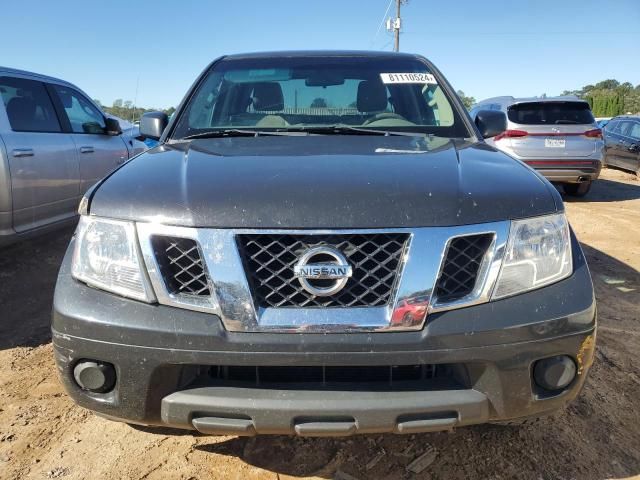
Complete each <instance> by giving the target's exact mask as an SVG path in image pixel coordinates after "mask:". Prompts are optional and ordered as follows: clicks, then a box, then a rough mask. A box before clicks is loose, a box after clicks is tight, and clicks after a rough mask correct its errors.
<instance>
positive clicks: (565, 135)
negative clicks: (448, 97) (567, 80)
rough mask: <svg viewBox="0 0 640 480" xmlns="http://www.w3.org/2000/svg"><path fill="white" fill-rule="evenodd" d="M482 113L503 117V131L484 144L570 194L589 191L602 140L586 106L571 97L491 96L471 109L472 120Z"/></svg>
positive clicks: (599, 161)
mask: <svg viewBox="0 0 640 480" xmlns="http://www.w3.org/2000/svg"><path fill="white" fill-rule="evenodd" d="M485 110H497V111H501V112H504V114H505V115H506V117H507V129H506V130H505V131H504V132H502V133H501V134H499V135H497V136H495V137H493V138H491V139H487V143H489V144H491V145H493V146H495V147H496V148H498V149H500V150H502V151H503V152H505V153H507V154H509V155H510V156H512V157H514V158H516V159H518V160H521V161H523V162H524V163H526V164H527V165H529V166H530V167H532V168H535V169H536V170H538V171H540V173H541V174H542V175H544V176H545V177H546V178H547V179H548V180H549V181H551V182H555V183H562V186H563V189H564V191H565V193H567V194H569V195H574V196H579V197H582V196H584V195H586V194H587V192H589V189H590V188H591V182H592V181H593V180H595V179H596V178H598V175H599V174H600V169H601V167H602V156H603V148H604V141H603V139H602V131H601V130H600V128H598V124H597V123H596V121H595V119H594V118H593V114H592V113H591V109H590V108H589V104H588V103H587V102H585V101H583V100H580V99H579V98H577V97H573V96H570V97H547V98H514V97H495V98H489V99H487V100H482V101H481V102H479V103H477V104H475V105H473V107H472V108H471V112H470V114H471V117H472V118H473V119H474V120H476V117H477V116H478V114H481V112H482V111H485Z"/></svg>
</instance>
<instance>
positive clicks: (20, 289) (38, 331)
mask: <svg viewBox="0 0 640 480" xmlns="http://www.w3.org/2000/svg"><path fill="white" fill-rule="evenodd" d="M72 234H73V228H72V227H67V228H65V229H63V230H57V231H54V232H51V233H48V234H46V235H45V236H43V237H39V238H35V239H32V240H23V241H21V242H19V243H17V244H14V245H10V246H8V247H4V248H1V249H0V350H3V349H6V348H13V347H19V346H28V347H34V346H37V345H41V344H43V343H47V342H49V341H50V340H51V305H52V304H53V291H54V288H55V283H56V277H57V275H58V269H59V268H60V264H61V263H62V258H63V257H64V253H65V251H66V249H67V245H68V244H69V240H70V238H71V235H72Z"/></svg>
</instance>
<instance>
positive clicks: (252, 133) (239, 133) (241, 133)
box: [181, 128, 308, 140]
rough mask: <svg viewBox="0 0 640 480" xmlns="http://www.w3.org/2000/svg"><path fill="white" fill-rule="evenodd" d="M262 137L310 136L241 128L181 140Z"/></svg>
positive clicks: (188, 136) (300, 133)
mask: <svg viewBox="0 0 640 480" xmlns="http://www.w3.org/2000/svg"><path fill="white" fill-rule="evenodd" d="M262 135H280V136H282V135H285V136H289V135H308V134H307V133H306V132H297V131H287V130H243V129H240V128H225V129H218V130H210V131H208V132H202V133H194V134H193V135H187V136H186V137H182V139H181V140H193V139H196V138H220V137H260V136H262Z"/></svg>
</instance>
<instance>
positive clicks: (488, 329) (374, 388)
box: [52, 51, 596, 436]
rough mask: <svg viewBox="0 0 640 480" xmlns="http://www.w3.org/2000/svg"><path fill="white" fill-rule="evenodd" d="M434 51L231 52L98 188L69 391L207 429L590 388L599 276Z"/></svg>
mask: <svg viewBox="0 0 640 480" xmlns="http://www.w3.org/2000/svg"><path fill="white" fill-rule="evenodd" d="M504 128H505V118H504V114H503V113H501V112H496V111H483V112H478V114H477V115H476V120H475V123H473V122H472V121H471V119H470V117H469V116H468V114H467V113H466V111H465V109H464V107H463V106H462V104H461V102H460V100H459V99H458V97H457V96H456V94H455V93H454V90H453V89H452V88H451V86H450V85H449V84H448V83H447V81H446V80H445V79H444V77H443V76H442V74H441V73H440V72H439V71H438V70H437V69H436V68H435V67H434V66H433V65H432V64H431V63H430V62H429V61H427V60H426V59H424V58H422V57H420V56H417V55H409V54H395V53H370V52H349V51H345V52H281V53H268V54H266V53H265V54H245V55H231V56H226V57H222V58H219V59H217V60H215V61H214V62H213V63H212V64H211V65H210V66H208V67H207V68H206V70H205V71H204V72H203V73H202V75H201V76H200V77H199V78H198V79H197V81H196V82H195V84H194V85H193V87H192V88H191V89H190V90H189V92H188V93H187V95H186V97H185V99H184V100H183V102H182V104H181V105H180V106H179V108H178V110H177V112H176V114H175V115H174V117H173V118H172V119H171V121H170V122H168V119H167V117H166V116H165V115H163V114H160V113H150V114H147V115H145V116H144V117H143V119H142V122H141V127H140V130H141V133H142V134H143V135H146V136H147V137H148V138H156V139H159V140H160V143H159V145H158V146H157V147H155V148H153V149H151V150H149V151H147V152H146V153H143V154H141V155H139V156H138V157H136V158H134V159H133V160H132V161H130V162H128V163H126V164H125V165H123V166H122V167H121V168H119V169H118V170H116V171H115V172H113V173H112V174H110V175H109V176H108V177H107V178H105V179H103V180H102V181H101V182H99V183H98V184H97V185H96V186H95V187H93V188H92V189H91V190H90V191H89V192H88V193H87V194H86V195H85V196H84V198H83V200H82V202H81V204H80V214H81V218H80V223H79V225H78V229H77V231H76V233H75V236H74V238H73V240H72V241H71V244H70V246H69V250H68V252H67V255H66V258H65V260H64V263H63V265H62V268H61V271H60V274H59V277H58V283H57V287H56V293H55V301H54V309H53V325H52V327H53V341H54V346H55V355H56V362H57V365H58V369H59V371H60V374H61V378H62V381H63V382H64V385H65V387H66V390H67V391H68V393H69V395H70V396H71V397H72V398H73V399H74V400H75V401H76V402H77V403H78V404H79V405H82V406H83V407H86V408H89V409H91V410H94V411H95V412H97V413H98V414H100V415H103V416H105V417H107V418H111V419H114V420H120V421H125V422H129V423H137V424H146V425H165V426H171V427H179V428H184V429H192V430H198V431H200V432H203V433H209V434H231V435H255V434H261V433H269V434H295V435H309V436H322V435H324V436H338V435H350V434H355V433H376V432H396V433H414V432H424V431H436V430H446V429H451V428H453V427H457V426H464V425H470V424H478V423H484V422H493V423H522V422H524V423H526V422H528V421H529V420H530V419H532V418H537V417H539V416H541V415H545V414H549V413H551V412H553V411H556V410H557V409H559V408H561V407H563V406H564V405H565V404H566V403H567V402H569V401H570V400H571V399H573V398H574V397H576V395H578V393H579V392H580V390H581V388H582V386H583V384H584V381H585V377H586V375H587V372H588V369H589V367H590V365H591V362H592V358H593V353H594V343H595V334H596V305H595V300H594V294H593V287H592V283H591V278H590V275H589V271H588V268H587V264H586V262H585V257H584V255H583V253H582V250H581V249H580V245H579V244H578V242H577V240H576V238H575V236H574V234H573V232H572V230H571V228H570V226H569V224H568V222H567V219H566V216H565V213H564V208H563V203H562V199H561V197H560V195H559V194H558V192H557V191H556V190H555V189H554V188H553V187H552V186H551V184H549V182H547V181H546V180H545V179H544V178H543V177H541V176H540V175H539V174H537V173H536V172H535V171H534V170H532V169H531V168H529V167H527V166H526V165H524V164H523V163H521V162H520V161H518V160H515V159H513V158H511V157H509V156H508V155H506V154H504V153H501V152H499V151H496V150H495V149H494V148H492V147H490V146H488V145H487V144H486V143H485V142H484V140H483V139H484V138H489V137H491V136H494V135H497V134H499V133H500V132H501V131H502V130H503V129H504Z"/></svg>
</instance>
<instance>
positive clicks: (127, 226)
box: [71, 216, 154, 302]
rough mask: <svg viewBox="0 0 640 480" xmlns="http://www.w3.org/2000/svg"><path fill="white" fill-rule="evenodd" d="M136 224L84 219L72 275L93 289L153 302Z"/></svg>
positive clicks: (78, 234) (77, 235)
mask: <svg viewBox="0 0 640 480" xmlns="http://www.w3.org/2000/svg"><path fill="white" fill-rule="evenodd" d="M140 258H141V257H140V255H139V250H138V241H137V239H136V232H135V227H134V225H133V223H131V222H119V221H116V220H107V219H98V218H92V217H87V216H82V217H80V223H79V224H78V230H77V232H76V244H75V250H74V253H73V263H72V266H71V274H72V275H73V277H74V278H76V279H78V280H80V281H82V282H85V283H87V284H89V285H91V286H94V287H97V288H101V289H103V290H108V291H110V292H113V293H117V294H119V295H123V296H125V297H131V298H135V299H136V300H143V301H145V302H151V301H153V300H154V296H153V293H152V290H151V287H150V286H149V282H148V281H147V278H146V274H145V272H143V270H142V268H141V267H142V265H143V263H142V262H141V260H140Z"/></svg>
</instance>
